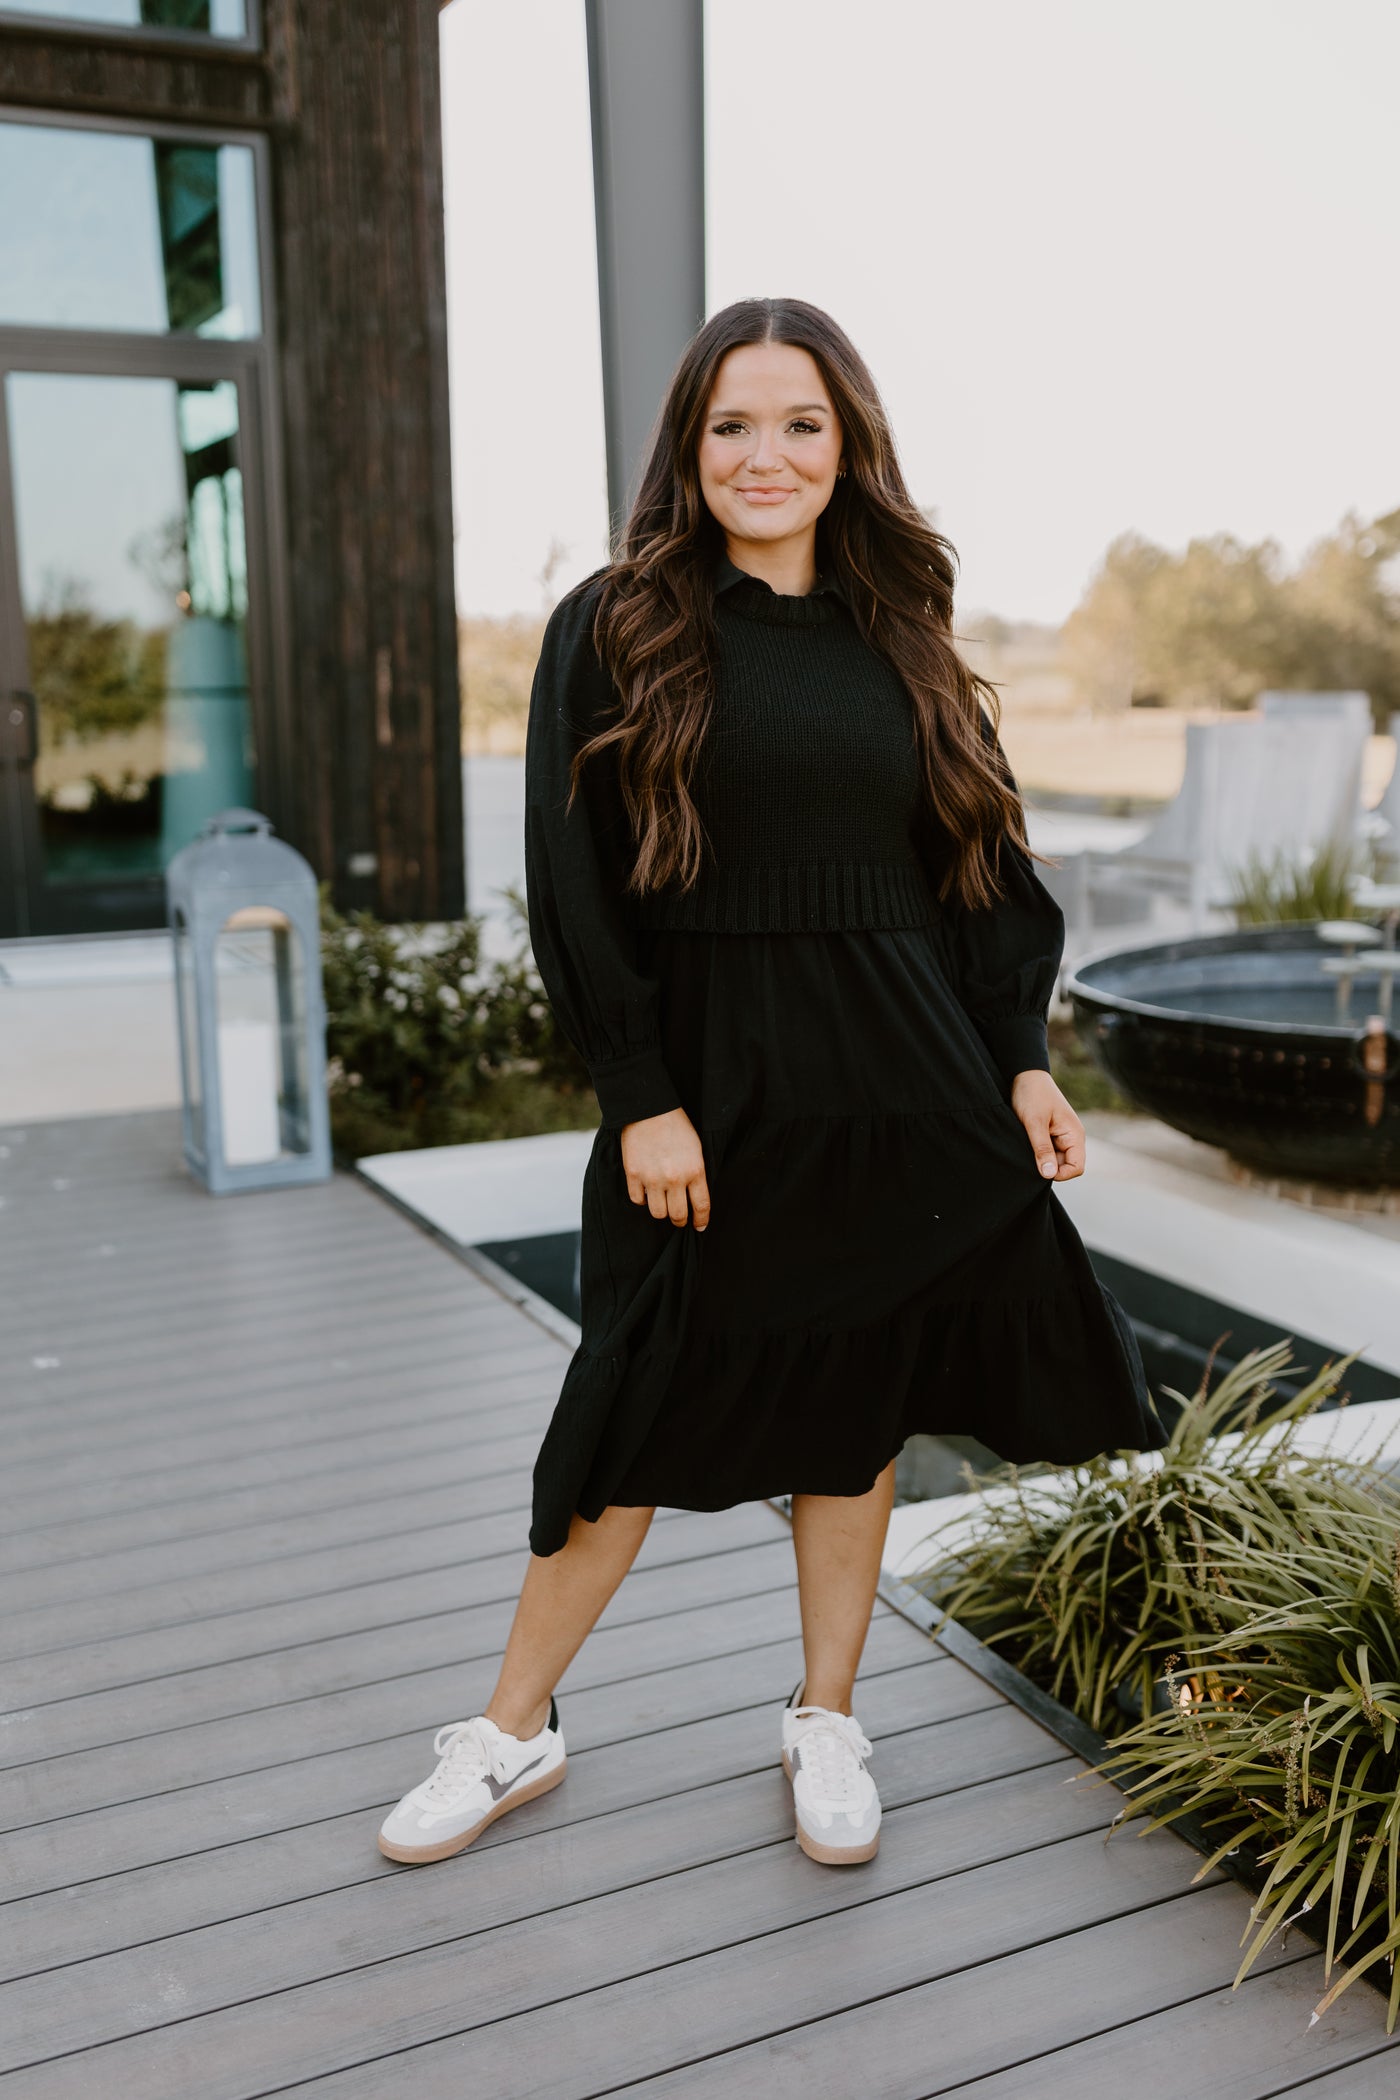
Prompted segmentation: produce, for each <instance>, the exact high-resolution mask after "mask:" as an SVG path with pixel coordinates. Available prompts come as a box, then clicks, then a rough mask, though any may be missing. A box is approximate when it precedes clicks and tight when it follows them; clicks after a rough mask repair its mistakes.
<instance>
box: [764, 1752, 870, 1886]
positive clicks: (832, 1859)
mask: <svg viewBox="0 0 1400 2100" xmlns="http://www.w3.org/2000/svg"><path fill="white" fill-rule="evenodd" d="M783 1770H784V1771H785V1772H786V1773H787V1776H788V1778H789V1779H791V1778H792V1766H791V1764H790V1763H789V1762H788V1754H787V1751H786V1750H784V1752H783ZM797 1842H798V1844H799V1845H800V1846H801V1847H802V1850H803V1851H804V1852H805V1853H806V1855H807V1857H808V1859H814V1860H816V1861H817V1862H818V1864H819V1865H821V1866H823V1867H858V1866H859V1865H860V1864H861V1862H862V1861H863V1860H867V1859H874V1857H875V1854H876V1853H877V1852H878V1851H879V1849H880V1832H879V1830H878V1829H877V1830H876V1832H875V1835H874V1837H873V1838H872V1839H871V1840H870V1843H869V1844H868V1845H823V1844H820V1843H819V1842H818V1841H817V1839H816V1838H814V1837H808V1835H807V1833H806V1831H805V1830H804V1829H803V1828H802V1820H801V1818H800V1817H799V1818H798V1821H797Z"/></svg>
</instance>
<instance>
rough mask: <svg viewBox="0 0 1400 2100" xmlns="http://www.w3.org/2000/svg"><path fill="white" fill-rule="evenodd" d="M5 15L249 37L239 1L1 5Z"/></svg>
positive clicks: (17, 0) (45, 0) (59, 0)
mask: <svg viewBox="0 0 1400 2100" xmlns="http://www.w3.org/2000/svg"><path fill="white" fill-rule="evenodd" d="M5 15H30V16H39V17H41V18H42V19H44V20H46V21H50V22H62V23H65V24H66V23H79V22H81V23H86V24H90V25H91V26H92V27H93V28H94V29H130V30H134V31H135V32H136V33H137V34H138V35H139V34H140V33H141V32H142V31H143V30H163V31H164V32H165V33H166V34H167V35H168V34H169V33H170V32H171V31H172V30H173V31H175V32H177V33H178V34H180V35H183V36H212V37H220V38H223V39H225V40H228V39H234V40H237V41H243V40H245V39H246V38H247V37H248V35H249V33H250V26H249V22H248V9H247V7H246V6H245V4H244V0H4V5H3V7H0V20H3V18H4V16H5Z"/></svg>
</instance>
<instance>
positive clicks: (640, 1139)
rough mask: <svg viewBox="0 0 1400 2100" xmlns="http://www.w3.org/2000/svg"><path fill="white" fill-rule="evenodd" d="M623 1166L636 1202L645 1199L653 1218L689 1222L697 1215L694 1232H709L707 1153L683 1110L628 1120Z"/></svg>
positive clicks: (680, 1222)
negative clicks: (690, 1217) (707, 1230)
mask: <svg viewBox="0 0 1400 2100" xmlns="http://www.w3.org/2000/svg"><path fill="white" fill-rule="evenodd" d="M622 1165H623V1169H624V1171H625V1173H626V1175H627V1193H628V1195H629V1196H630V1197H631V1198H632V1201H633V1202H634V1203H645V1204H646V1206H647V1208H648V1210H649V1211H650V1212H651V1214H652V1216H653V1217H654V1218H669V1219H670V1220H671V1223H672V1224H673V1225H684V1224H686V1223H687V1222H688V1219H689V1216H691V1215H693V1217H694V1221H695V1230H696V1231H697V1232H703V1231H704V1230H705V1227H706V1226H707V1225H708V1224H709V1222H710V1190H709V1184H708V1183H707V1181H706V1180H705V1152H704V1147H703V1146H702V1145H701V1143H700V1133H699V1131H698V1130H697V1129H696V1128H695V1125H694V1124H693V1123H692V1122H691V1120H690V1117H689V1116H688V1115H687V1114H686V1112H685V1110H684V1109H683V1108H668V1109H667V1111H666V1113H665V1114H664V1115H661V1116H643V1117H642V1119H641V1121H640V1122H637V1123H624V1124H623V1126H622ZM687 1198H688V1199H689V1212H687Z"/></svg>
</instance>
